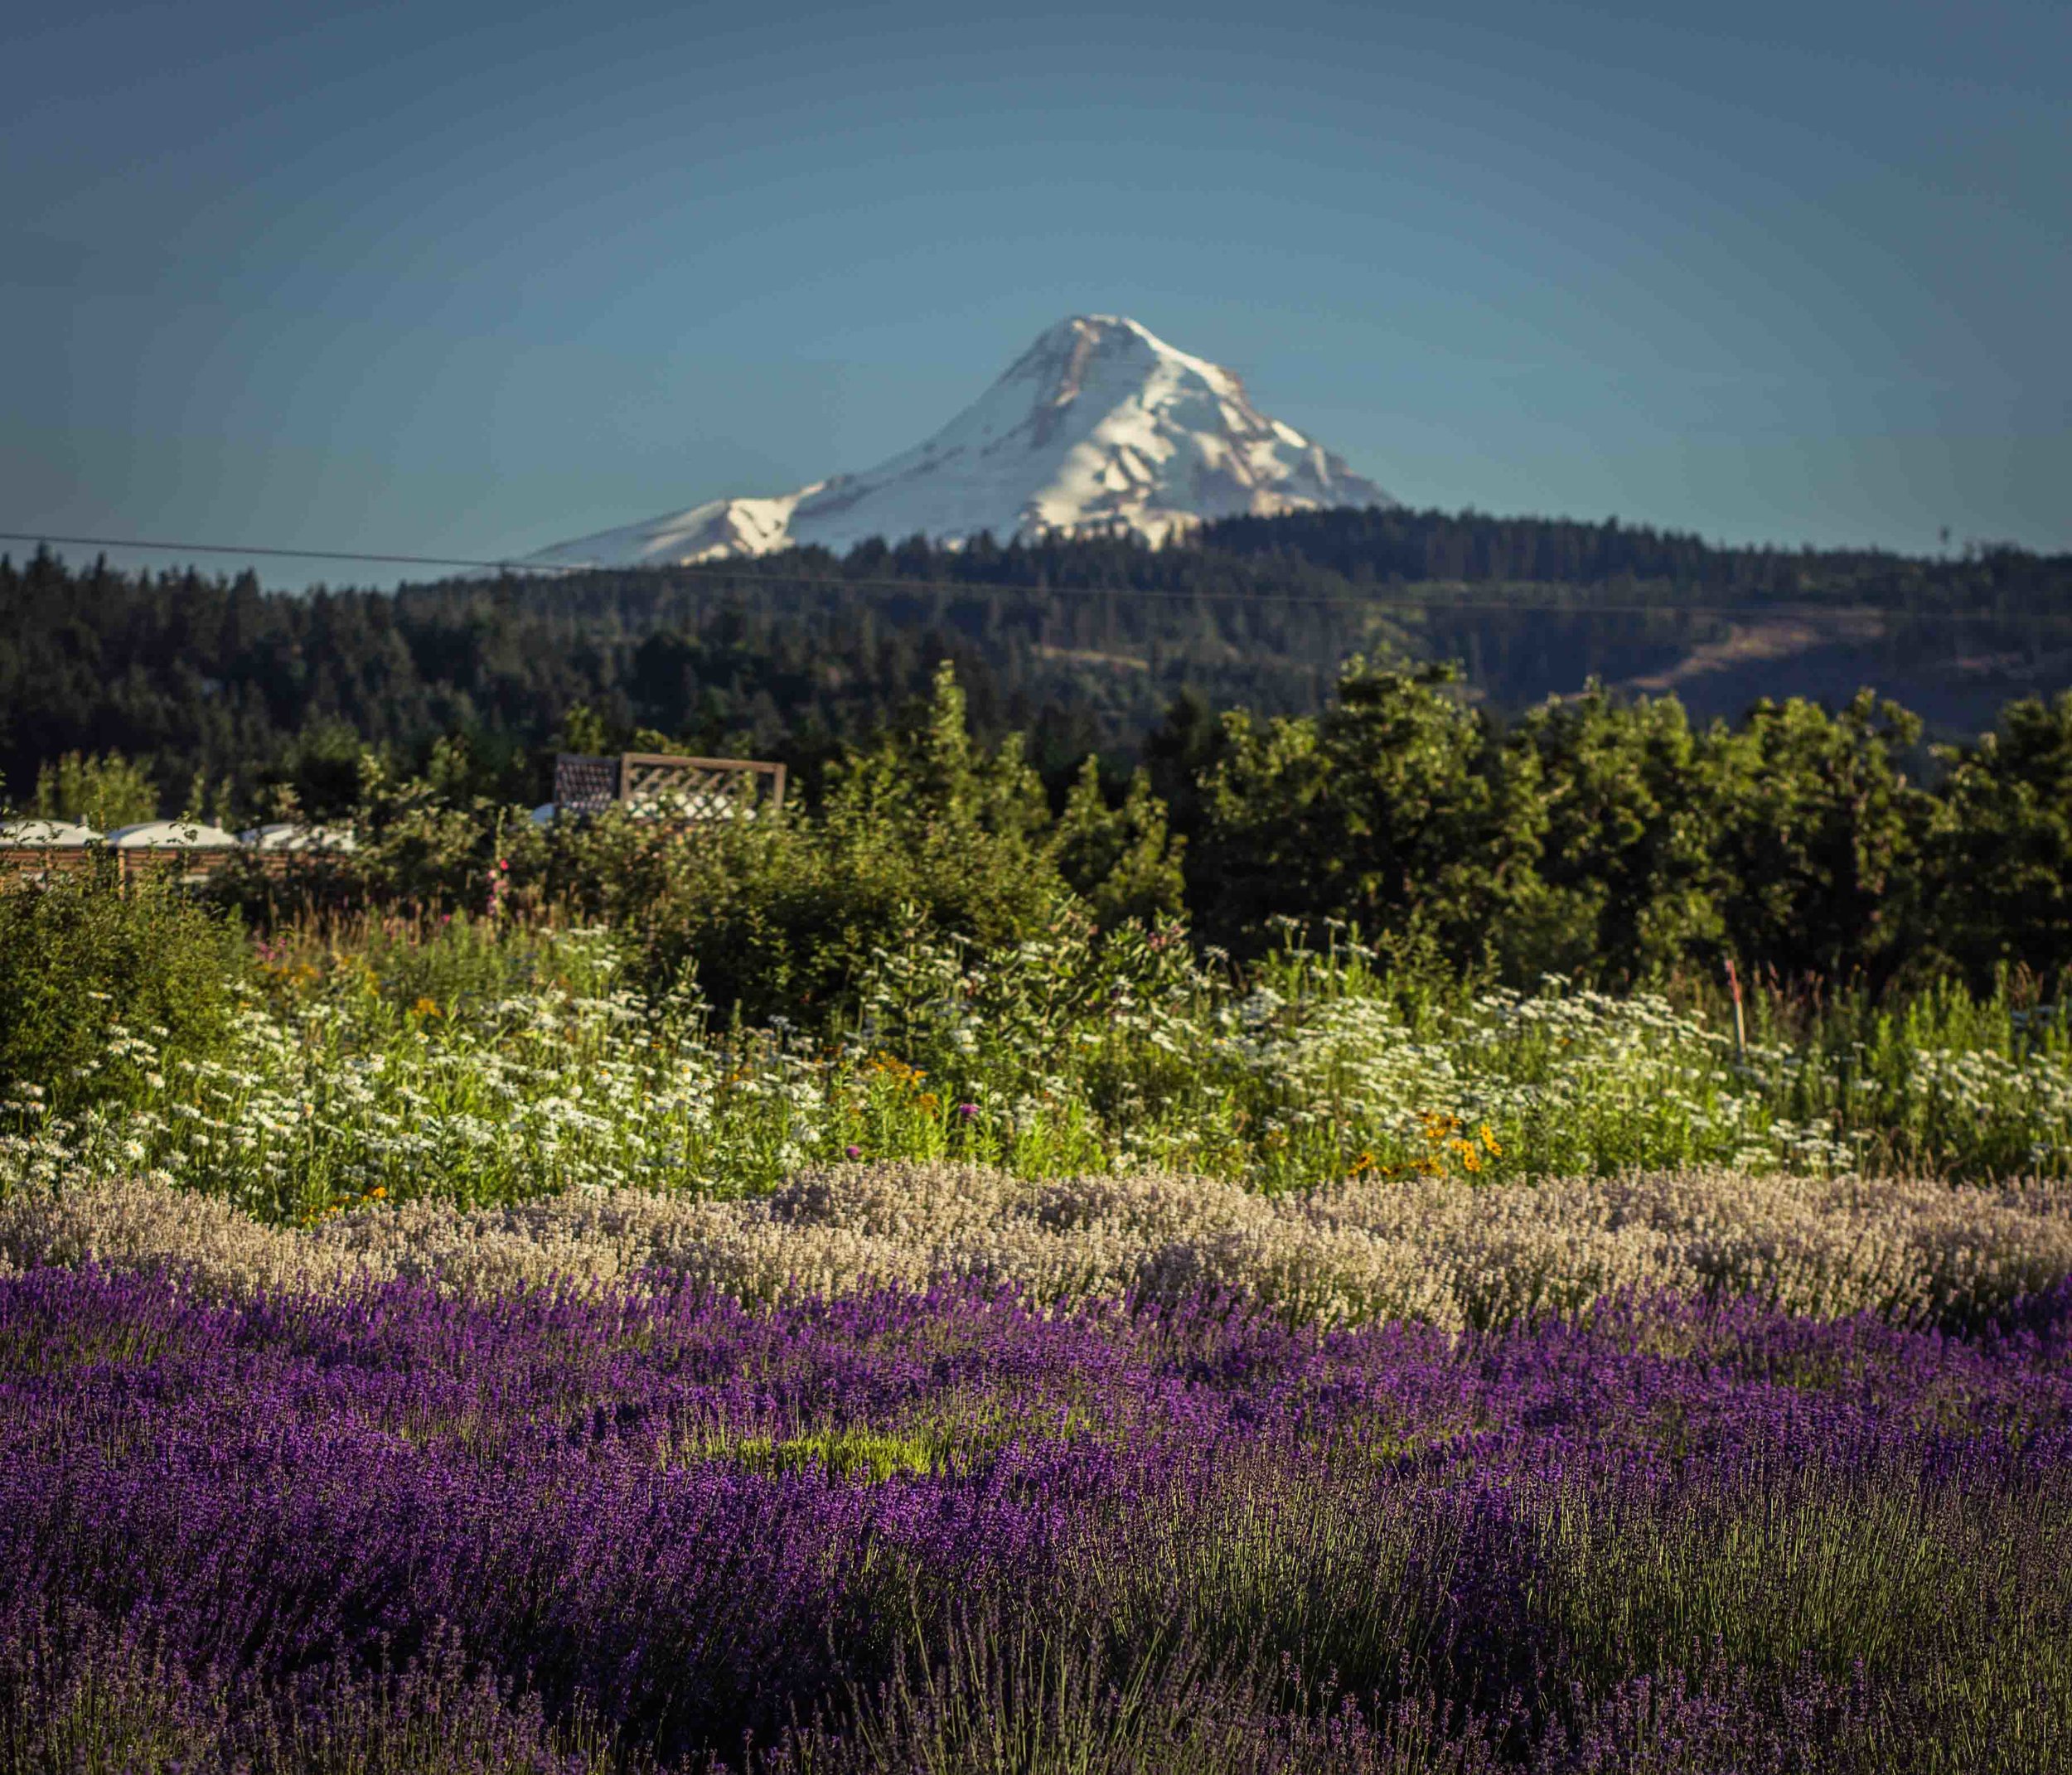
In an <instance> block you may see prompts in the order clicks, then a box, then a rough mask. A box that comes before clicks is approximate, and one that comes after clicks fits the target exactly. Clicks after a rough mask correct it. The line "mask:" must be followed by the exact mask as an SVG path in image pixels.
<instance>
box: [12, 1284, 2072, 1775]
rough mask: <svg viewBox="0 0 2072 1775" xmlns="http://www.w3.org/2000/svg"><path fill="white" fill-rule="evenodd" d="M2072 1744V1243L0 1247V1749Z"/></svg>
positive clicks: (1121, 1756)
mask: <svg viewBox="0 0 2072 1775" xmlns="http://www.w3.org/2000/svg"><path fill="white" fill-rule="evenodd" d="M2068 1745H2072V1284H2067V1285H2066V1286H2065V1287H2061V1288H2060V1289H2058V1290H2057V1291H2055V1293H2053V1294H2048V1295H2045V1296H2041V1297H2037V1298H2035V1299H2031V1300H2030V1301H2029V1302H2027V1303H2025V1304H2024V1306H2023V1307H2022V1308H2021V1309H2020V1310H2019V1311H2018V1312H2017V1313H2015V1314H2012V1315H2011V1316H2010V1320H2009V1323H2007V1324H2006V1325H2004V1326H2002V1327H1999V1328H1987V1330H1985V1331H1983V1332H1979V1333H1977V1334H1974V1335H1971V1336H1968V1337H1955V1336H1949V1335H1944V1334H1941V1333H1937V1332H1927V1331H1921V1330H1906V1329H1900V1328H1895V1327H1893V1326H1891V1325H1889V1324H1886V1323H1882V1322H1881V1321H1878V1320H1876V1319H1873V1318H1855V1319H1850V1320H1847V1321H1844V1322H1841V1323H1820V1322H1816V1321H1811V1320H1806V1319H1799V1318H1789V1317H1787V1316H1784V1315H1781V1314H1778V1313H1772V1312H1769V1311H1767V1310H1765V1309H1764V1308H1760V1307H1758V1306H1755V1305H1754V1304H1751V1303H1745V1302H1740V1303H1736V1302H1715V1303H1693V1302H1691V1301H1688V1300H1683V1299H1676V1298H1670V1297H1663V1298H1653V1299H1641V1300H1627V1301H1619V1302H1612V1303H1605V1304H1602V1305H1600V1307H1598V1308H1595V1309H1593V1310H1592V1311H1590V1312H1589V1313H1585V1314H1583V1315H1581V1316H1580V1317H1573V1318H1564V1319H1561V1320H1556V1321H1552V1322H1548V1323H1540V1324H1537V1325H1532V1326H1524V1325H1521V1326H1518V1327H1515V1328H1511V1329H1509V1330H1508V1331H1504V1332H1490V1333H1484V1334H1479V1335H1475V1336H1470V1337H1461V1338H1455V1337H1448V1336H1445V1335H1444V1334H1441V1333H1440V1332H1435V1331H1431V1330H1426V1329H1419V1328H1406V1327H1402V1326H1395V1327H1373V1328H1365V1329H1361V1330H1355V1331H1341V1332H1329V1333H1319V1332H1314V1331H1312V1330H1308V1329H1303V1328H1290V1327H1288V1326H1287V1325H1285V1324H1283V1323H1280V1322H1279V1321H1277V1320H1276V1319H1274V1318H1270V1317H1267V1316H1266V1315H1264V1314H1262V1313H1260V1312H1258V1311H1256V1310H1255V1309H1252V1308H1248V1307H1247V1306H1246V1305H1245V1304H1244V1303H1242V1301H1240V1300H1237V1299H1234V1298H1219V1299H1211V1298H1198V1299H1193V1300H1190V1301H1187V1302H1184V1303H1181V1304H1179V1305H1178V1306H1174V1305H1170V1304H1168V1305H1165V1306H1162V1307H1153V1306H1150V1305H1135V1306H1133V1305H1130V1304H1129V1303H1092V1304H1088V1305H1084V1306H1081V1307H1077V1308H1068V1309H1067V1308H1059V1309H1055V1310H1052V1311H1048V1312H1044V1311H1038V1310H1034V1309H1032V1308H1029V1307H1027V1306H1025V1305H1024V1304H1022V1303H1019V1302H1017V1301H1016V1300H1015V1299H1012V1298H1010V1297H1009V1296H1007V1295H1005V1294H987V1293H984V1292H979V1291H975V1290H972V1289H940V1290H937V1291H936V1292H933V1293H929V1294H918V1295H916V1294H874V1295H869V1296H864V1297H857V1298H852V1299H845V1300H837V1301H835V1302H832V1303H819V1304H811V1305H801V1306H793V1307H787V1308H778V1309H773V1310H764V1311H753V1310H749V1309H746V1308H742V1307H739V1306H737V1305H734V1304H732V1303H725V1302H720V1301H715V1300H713V1299H709V1298H705V1297H702V1296H700V1295H698V1294H695V1293H692V1292H689V1291H681V1292H677V1293H674V1294H670V1293H666V1292H665V1293H663V1294H661V1295H659V1296H658V1297H656V1298H651V1299H640V1300H636V1299H632V1298H628V1297H622V1296H617V1295H609V1294H608V1295H604V1296H602V1297H598V1296H594V1295H593V1296H591V1297H589V1298H586V1299H576V1298H572V1297H569V1296H565V1295H559V1294H554V1293H552V1292H549V1291H544V1290H535V1291H530V1292H521V1293H519V1294H512V1295H509V1296H506V1297H505V1298H502V1299H491V1300H487V1301H482V1300H477V1301H472V1302H471V1301H465V1300H456V1299H442V1298H440V1297H439V1296H438V1295H436V1294H434V1293H433V1292H432V1291H431V1290H429V1289H424V1288H420V1287H418V1286H415V1285H410V1284H392V1285H389V1286H385V1287H383V1288H380V1289H372V1290H369V1291H366V1292H363V1293H361V1294H356V1295H354V1296H351V1297H350V1298H347V1299H342V1300H341V1299H330V1300H325V1299H317V1298H315V1297H313V1296H304V1295H300V1294H283V1295H276V1296H274V1297H273V1298H271V1299H262V1300H259V1301H257V1302H254V1303H245V1304H243V1305H225V1304H220V1303H212V1302H209V1301H206V1300H203V1299H200V1298H197V1297H193V1296H191V1295H187V1294H182V1292H181V1291H180V1290H179V1289H177V1287H175V1286H173V1285H172V1284H167V1283H165V1282H163V1281H158V1280H152V1279H138V1278H125V1277H121V1276H113V1275H109V1274H101V1273H99V1272H95V1271H93V1270H63V1269H44V1270H31V1271H30V1272H28V1273H27V1274H23V1275H20V1276H17V1277H15V1278H13V1279H6V1280H0V1769H5V1770H15V1769H23V1770H26V1769H28V1768H52V1767H68V1768H69V1767H74V1766H78V1767H90V1768H109V1769H114V1768H139V1769H166V1770H171V1769H172V1768H180V1769H182V1770H183V1771H188V1772H192V1771H196V1770H201V1769H213V1768H224V1769H229V1768H250V1769H254V1770H269V1769H278V1770H283V1771H285V1770H287V1769H289V1768H332V1769H336V1770H339V1771H341V1772H342V1771H345V1770H349V1769H351V1770H361V1769H365V1770H376V1769H387V1770H398V1771H399V1770H403V1769H406V1768H407V1769H420V1768H421V1769H428V1770H429V1769H439V1770H451V1771H453V1772H456V1775H458V1772H461V1771H478V1770H479V1771H487V1770H490V1769H497V1770H506V1769H517V1768H557V1769H577V1768H581V1769H586V1770H588V1769H598V1770H602V1769H604V1768H631V1767H638V1766H649V1765H651V1763H660V1764H661V1765H662V1766H664V1767H668V1768H705V1767H708V1766H709V1765H710V1764H711V1763H712V1761H713V1759H714V1758H719V1759H721V1760H722V1761H724V1763H725V1764H726V1765H727V1766H728V1767H730V1768H734V1769H736V1770H738V1769H741V1768H743V1767H754V1768H764V1769H772V1770H775V1769H785V1770H797V1771H821V1772H835V1771H850V1770H855V1771H860V1770H863V1769H871V1768H892V1769H911V1770H923V1769H925V1770H927V1771H930V1772H932V1775H949V1772H953V1771H965V1770H971V1771H974V1772H976V1771H981V1770H983V1771H995V1772H1005V1771H1009V1770H1029V1771H1032V1772H1034V1771H1036V1770H1043V1769H1053V1768H1057V1769H1082V1768H1083V1769H1086V1770H1089V1771H1097V1770H1099V1771H1123V1770H1131V1771H1145V1772H1149V1771H1154V1770H1174V1771H1178V1770H1181V1769H1185V1770H1187V1771H1188V1772H1190V1775H1205V1772H1209V1771H1215V1770H1225V1769H1227V1770H1233V1771H1237V1770H1242V1771H1247V1772H1251V1771H1257V1772H1265V1771H1268V1770H1279V1771H1288V1772H1294V1771H1297V1770H1316V1771H1319V1772H1321V1771H1324V1770H1336V1769H1355V1770H1357V1769H1363V1768H1365V1769H1372V1770H1376V1771H1379V1770H1384V1769H1387V1770H1402V1771H1409V1770H1412V1769H1421V1768H1435V1769H1448V1768H1451V1769H1462V1770H1467V1769H1479V1768H1492V1767H1498V1766H1516V1767H1523V1768H1532V1769H1535V1770H1546V1771H1554V1770H1561V1771H1568V1770H1575V1771H1584V1770H1602V1771H1609V1770H1613V1769H1640V1770H1662V1771H1668V1770H1672V1769H1673V1770H1682V1771H1720V1772H1722V1775H1724V1772H1726V1771H1729V1770H1736V1771H1738V1770H1765V1771H1767V1770H1774V1771H1784V1770H1798V1769H1805V1770H1813V1769H1822V1770H1826V1769H1849V1770H1856V1769H1861V1770H1865V1771H1868V1770H1871V1769H1881V1770H1882V1769H1919V1770H1924V1771H1927V1770H1949V1771H1956V1770H1993V1769H2005V1770H2007V1771H2009V1772H2015V1771H2022V1772H2035V1771H2040V1770H2045V1769H2048V1768H2050V1767H2052V1766H2053V1762H2052V1759H2053V1758H2065V1757H2068V1756H2072V1751H2068V1749H2067V1748H2066V1747H2067V1746H2068ZM2055 1766H2059V1767H2064V1766H2065V1763H2062V1762H2060V1763H2057V1764H2056V1765H2055Z"/></svg>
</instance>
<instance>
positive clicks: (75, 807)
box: [29, 752, 158, 832]
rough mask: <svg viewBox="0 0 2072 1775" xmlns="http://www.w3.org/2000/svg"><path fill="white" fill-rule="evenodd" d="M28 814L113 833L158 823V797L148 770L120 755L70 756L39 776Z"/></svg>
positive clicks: (55, 760) (53, 762) (57, 760)
mask: <svg viewBox="0 0 2072 1775" xmlns="http://www.w3.org/2000/svg"><path fill="white" fill-rule="evenodd" d="M29 811H30V812H31V814H34V815H36V816H37V817H38V818H40V819H43V820H76V821H78V822H79V824H80V825H86V826H91V827H93V828H94V830H96V831H97V832H112V831H114V829H115V828H116V827H118V826H128V825H136V824H137V823H138V822H139V821H140V820H156V819H157V817H158V791H157V787H156V786H154V785H153V784H152V781H151V778H150V777H149V776H148V775H147V774H146V773H145V771H144V770H143V767H141V766H140V765H138V764H135V763H133V762H131V761H130V760H129V759H128V758H125V757H123V755H122V754H121V753H120V752H65V754H63V755H62V756H61V757H56V758H53V759H51V761H50V762H48V763H46V764H45V765H44V766H43V767H41V769H39V770H38V771H37V772H36V793H35V795H34V796H33V797H31V800H30V804H29Z"/></svg>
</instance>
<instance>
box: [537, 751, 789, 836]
mask: <svg viewBox="0 0 2072 1775" xmlns="http://www.w3.org/2000/svg"><path fill="white" fill-rule="evenodd" d="M554 805H555V806H556V807H558V808H565V809H567V810H569V811H570V812H573V813H583V814H598V813H602V812H603V811H604V810H605V809H606V808H608V807H611V806H612V805H618V806H622V807H624V808H626V809H627V810H629V811H631V812H632V813H637V814H641V815H646V817H648V818H650V819H654V820H726V819H730V818H731V817H732V816H733V815H734V813H735V812H736V811H737V810H740V811H745V812H747V813H749V814H751V815H753V814H754V813H756V812H758V811H759V810H762V809H763V808H765V807H767V808H769V809H770V810H772V811H775V810H777V809H778V808H780V807H782V806H783V805H784V767H783V766H782V765H781V764H771V763H767V762H764V761H763V760H762V759H759V758H680V757H677V756H676V755H675V753H673V752H621V753H619V754H618V755H617V757H593V756H592V755H590V754H588V753H584V752H562V753H561V754H559V756H558V757H556V758H555V759H554Z"/></svg>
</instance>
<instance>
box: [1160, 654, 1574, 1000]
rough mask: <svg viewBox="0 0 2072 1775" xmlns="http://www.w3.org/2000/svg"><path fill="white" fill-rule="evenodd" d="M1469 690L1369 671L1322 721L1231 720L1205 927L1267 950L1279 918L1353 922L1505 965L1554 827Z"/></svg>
mask: <svg viewBox="0 0 2072 1775" xmlns="http://www.w3.org/2000/svg"><path fill="white" fill-rule="evenodd" d="M1459 679H1460V674H1459V672H1458V670H1457V669H1455V668H1454V667H1452V666H1447V665H1421V666H1416V667H1409V668H1406V667H1396V666H1383V665H1370V664H1368V663H1367V662H1366V661H1364V660H1358V659H1356V660H1353V661H1352V662H1351V663H1350V664H1349V665H1348V668H1347V670H1346V672H1345V675H1344V676H1343V678H1341V679H1340V680H1339V689H1338V696H1337V699H1336V700H1335V701H1334V703H1333V704H1332V705H1331V706H1330V708H1329V709H1327V710H1326V711H1325V712H1324V714H1323V715H1322V716H1321V717H1319V718H1316V719H1314V720H1312V719H1307V718H1304V719H1297V720H1288V719H1280V720H1276V721H1272V722H1270V723H1266V725H1265V726H1263V727H1261V726H1260V725H1257V724H1256V723H1254V722H1253V721H1252V720H1251V718H1249V717H1248V716H1247V715H1244V714H1242V713H1237V714H1232V715H1228V716H1226V717H1225V730H1224V731H1225V738H1224V752H1223V756H1222V758H1221V759H1220V760H1219V761H1218V763H1217V764H1216V765H1215V767H1213V771H1212V772H1211V774H1210V776H1209V778H1208V781H1207V783H1206V784H1205V785H1204V807H1205V825H1204V829H1203V834H1202V837H1201V840H1200V842H1199V844H1198V846H1197V847H1196V848H1195V849H1194V850H1193V854H1192V859H1191V863H1190V867H1189V870H1188V883H1189V886H1190V888H1192V889H1193V892H1194V895H1195V897H1196V903H1197V905H1198V907H1201V909H1202V918H1203V924H1204V925H1205V926H1208V928H1209V929H1210V930H1211V931H1213V932H1215V933H1216V934H1217V935H1218V936H1219V937H1220V938H1221V939H1222V941H1226V942H1228V943H1231V944H1232V945H1233V946H1238V945H1242V946H1256V945H1257V944H1258V942H1259V941H1260V940H1261V937H1262V936H1263V935H1264V933H1265V932H1266V930H1267V928H1268V921H1270V920H1271V919H1272V918H1273V917H1276V915H1285V916H1290V917H1296V918H1300V919H1303V920H1305V921H1310V922H1311V923H1316V922H1319V921H1323V920H1325V919H1329V918H1339V919H1345V920H1349V921H1353V922H1356V923H1358V925H1359V926H1361V928H1362V929H1363V930H1365V931H1368V932H1369V933H1371V934H1376V935H1380V934H1389V935H1392V936H1401V937H1404V938H1420V939H1426V940H1429V941H1432V942H1435V944H1436V945H1437V946H1438V947H1439V948H1440V950H1441V951H1442V952H1443V953H1445V954H1447V955H1453V956H1455V957H1456V958H1459V959H1461V960H1469V961H1473V962H1477V963H1479V962H1481V961H1484V960H1489V959H1491V957H1492V955H1493V933H1494V932H1495V931H1496V930H1497V928H1498V925H1499V924H1500V922H1501V921H1502V919H1503V916H1504V914H1505V913H1506V912H1507V911H1508V910H1509V909H1510V908H1511V907H1513V905H1514V904H1515V903H1516V902H1518V899H1519V898H1520V897H1523V895H1526V894H1527V893H1529V892H1531V891H1532V888H1533V886H1534V885H1535V884H1534V883H1533V879H1532V869H1533V861H1534V858H1535V856H1536V854H1537V847H1538V826H1539V825H1540V822H1541V816H1540V814H1539V810H1538V808H1537V793H1536V785H1535V784H1534V783H1533V782H1532V781H1531V780H1530V779H1531V777H1532V775H1533V774H1534V773H1532V771H1529V770H1527V771H1508V772H1507V771H1505V770H1504V769H1503V760H1502V758H1501V757H1500V755H1499V754H1500V748H1499V747H1498V746H1496V745H1495V744H1494V743H1493V736H1492V733H1491V731H1490V728H1489V723H1488V721H1487V719H1486V718H1485V717H1484V716H1483V715H1482V714H1480V713H1478V712H1477V711H1476V710H1474V709H1471V708H1470V707H1469V706H1468V704H1466V703H1465V702H1464V700H1463V699H1462V697H1461V696H1460V691H1459Z"/></svg>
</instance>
